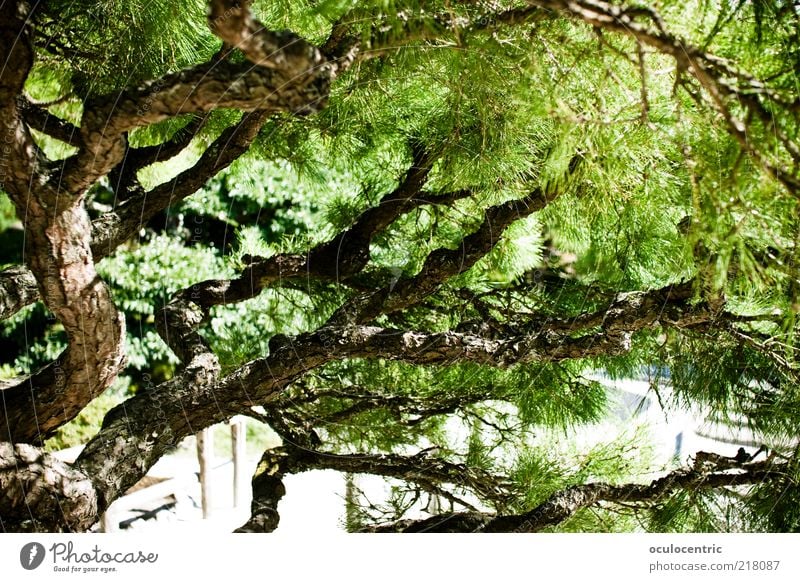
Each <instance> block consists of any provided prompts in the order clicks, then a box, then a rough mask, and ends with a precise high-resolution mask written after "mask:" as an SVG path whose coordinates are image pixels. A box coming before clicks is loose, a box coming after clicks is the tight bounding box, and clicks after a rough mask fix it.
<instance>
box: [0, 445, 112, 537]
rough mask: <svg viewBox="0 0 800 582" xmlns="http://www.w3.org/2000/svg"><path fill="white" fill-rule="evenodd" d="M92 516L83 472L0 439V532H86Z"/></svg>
mask: <svg viewBox="0 0 800 582" xmlns="http://www.w3.org/2000/svg"><path fill="white" fill-rule="evenodd" d="M97 516H98V513H97V493H96V492H95V488H94V484H93V483H92V481H91V479H90V478H89V476H88V475H86V474H85V473H82V472H81V471H79V470H77V469H74V468H72V467H70V466H69V465H67V464H66V463H62V462H61V461H59V460H58V459H56V458H55V457H53V456H51V455H50V454H48V453H45V452H44V451H42V450H40V449H37V448H36V447H32V446H30V445H24V444H18V445H11V444H10V443H6V442H0V532H22V531H28V532H30V531H47V532H52V531H85V530H86V529H88V528H89V527H91V526H92V524H94V522H95V521H97Z"/></svg>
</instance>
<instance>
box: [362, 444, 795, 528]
mask: <svg viewBox="0 0 800 582" xmlns="http://www.w3.org/2000/svg"><path fill="white" fill-rule="evenodd" d="M701 455H706V456H707V458H710V457H716V458H719V459H722V460H723V462H721V463H720V464H718V465H716V464H712V465H710V466H708V465H706V466H702V465H700V464H698V463H696V464H695V466H694V467H690V468H682V469H678V470H676V471H673V472H672V473H669V474H667V475H666V476H664V477H662V478H660V479H656V480H655V481H652V482H651V483H649V484H646V485H643V484H638V483H629V484H625V485H609V484H607V483H588V484H584V485H574V486H572V487H568V488H566V489H563V490H561V491H558V492H556V493H554V494H553V495H551V496H550V498H548V499H547V500H546V501H545V502H543V503H542V504H540V505H538V506H537V507H535V508H534V509H532V510H531V511H528V512H526V513H522V514H518V515H500V516H493V515H491V514H486V513H478V512H463V513H449V514H443V515H437V516H434V517H431V518H428V519H424V520H418V521H414V520H405V521H400V522H396V523H392V524H386V525H379V526H374V527H371V528H368V529H367V530H366V531H372V532H403V533H413V532H437V533H440V532H449V533H461V532H479V533H492V532H515V533H520V532H537V531H541V530H542V529H544V528H546V527H551V526H556V525H559V524H561V523H563V522H564V521H566V520H567V519H569V518H570V517H572V516H573V515H575V514H576V513H577V512H578V511H579V510H581V509H584V508H587V507H591V506H593V505H596V504H598V503H612V504H613V503H624V504H628V505H630V504H636V505H640V506H641V507H647V506H650V505H653V504H655V503H658V502H659V501H662V500H664V499H666V498H668V497H669V496H670V495H671V494H673V493H675V492H676V491H680V490H689V491H697V490H707V489H722V488H726V487H739V486H747V485H756V484H761V483H765V482H769V481H787V480H789V479H790V478H789V475H790V472H789V466H788V463H783V462H780V463H777V462H774V460H772V459H769V460H767V461H763V462H760V463H749V464H736V463H732V462H729V461H731V460H730V459H727V458H726V457H719V455H712V454H710V453H698V457H700V456H701Z"/></svg>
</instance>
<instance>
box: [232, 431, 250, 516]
mask: <svg viewBox="0 0 800 582" xmlns="http://www.w3.org/2000/svg"><path fill="white" fill-rule="evenodd" d="M231 448H232V449H233V506H234V507H239V506H240V505H241V504H242V501H243V500H244V491H243V489H242V488H243V487H245V484H246V482H247V477H246V476H245V474H244V464H245V459H246V455H247V426H245V423H244V419H243V418H242V417H240V416H234V417H233V418H232V419H231Z"/></svg>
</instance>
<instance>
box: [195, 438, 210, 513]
mask: <svg viewBox="0 0 800 582" xmlns="http://www.w3.org/2000/svg"><path fill="white" fill-rule="evenodd" d="M211 431H212V427H208V428H204V429H203V430H201V431H200V432H199V433H197V435H195V436H196V437H197V460H198V462H199V463H200V500H201V503H202V506H203V519H208V517H209V516H210V515H211V479H210V477H211V464H212V462H213V457H214V437H213V433H212V432H211Z"/></svg>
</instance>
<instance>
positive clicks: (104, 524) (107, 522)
mask: <svg viewBox="0 0 800 582" xmlns="http://www.w3.org/2000/svg"><path fill="white" fill-rule="evenodd" d="M113 514H114V512H112V511H108V510H106V511H104V512H103V517H101V518H100V527H101V528H102V530H103V533H114V532H116V531H117V520H116V519H115V518H114V515H113Z"/></svg>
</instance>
